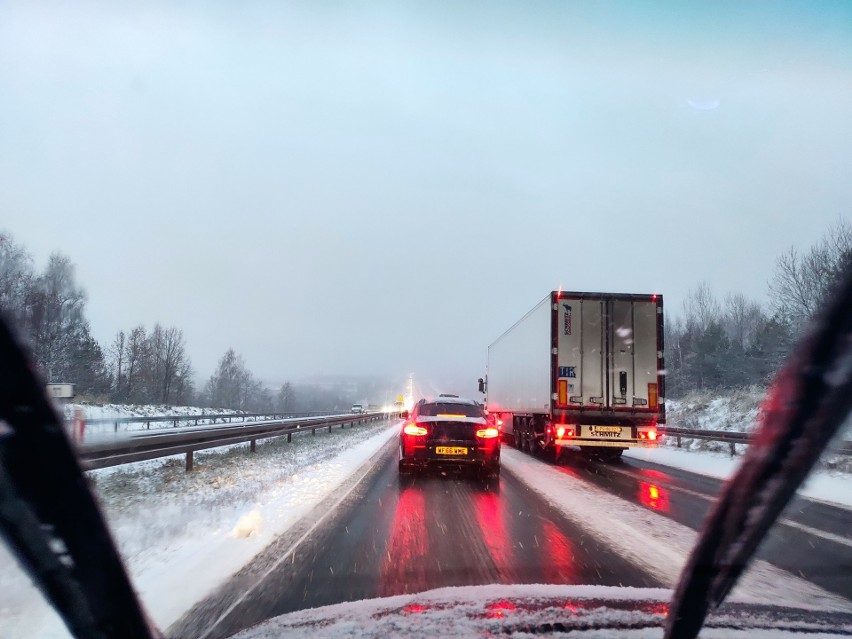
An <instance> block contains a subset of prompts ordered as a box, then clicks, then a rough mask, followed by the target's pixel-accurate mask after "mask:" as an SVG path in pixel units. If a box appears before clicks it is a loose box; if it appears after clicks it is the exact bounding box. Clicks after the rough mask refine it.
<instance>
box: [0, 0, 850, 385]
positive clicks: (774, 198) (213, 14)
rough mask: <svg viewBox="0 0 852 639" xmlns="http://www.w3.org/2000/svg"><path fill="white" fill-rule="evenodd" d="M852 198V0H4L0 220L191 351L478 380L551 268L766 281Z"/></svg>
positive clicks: (274, 374)
mask: <svg viewBox="0 0 852 639" xmlns="http://www.w3.org/2000/svg"><path fill="white" fill-rule="evenodd" d="M850 204H852V3H848V2H836V3H831V2H818V3H815V2H801V3H783V2H779V1H775V0H773V1H771V2H740V1H736V2H731V3H708V2H695V3H693V4H692V5H686V4H685V3H676V4H675V3H666V4H660V5H657V4H653V3H648V2H643V3H639V2H634V1H632V0H631V1H629V2H623V3H612V2H594V3H592V2H567V1H565V2H536V1H530V0H523V1H519V2H452V3H450V2H396V1H394V2H323V1H318V0H309V1H306V2H290V3H283V2H278V1H274V2H220V3H216V2H209V1H205V2H180V3H177V2H160V1H157V0H154V1H148V2H134V3H131V2H97V3H95V2H83V1H75V2H73V3H67V2H57V3H55V4H52V3H44V2H23V1H22V2H13V3H9V2H3V1H2V0H0V229H2V230H6V231H9V232H11V233H12V234H13V235H14V236H15V238H16V239H17V240H18V241H19V242H20V243H22V244H23V245H24V246H25V247H27V248H28V249H29V250H30V251H31V252H32V253H33V254H34V256H35V258H36V261H37V264H38V266H39V267H41V266H43V264H44V263H45V262H46V260H47V256H48V255H49V253H50V252H51V251H53V250H59V251H61V252H63V253H65V254H66V255H68V256H69V257H70V258H71V259H72V260H73V261H74V262H75V263H76V264H77V275H78V281H79V282H80V283H81V284H82V285H83V286H84V287H85V289H86V290H87V292H88V295H89V304H88V314H89V318H90V321H91V324H92V329H93V333H94V335H95V337H96V338H98V339H99V340H100V341H101V342H102V343H104V344H105V343H107V342H108V341H110V340H111V338H112V337H113V335H114V334H115V332H116V331H118V330H119V329H129V328H132V327H133V326H135V325H137V324H140V323H143V324H145V325H147V326H149V327H150V326H151V325H153V323H154V322H157V321H159V322H161V323H163V324H165V325H174V326H177V327H180V328H182V329H183V330H184V332H185V335H186V339H187V343H188V346H189V351H190V354H191V357H192V360H193V363H194V365H195V368H196V369H197V371H198V373H199V375H200V376H202V377H205V378H206V377H207V376H208V375H209V374H210V372H211V371H212V369H213V367H214V365H215V363H216V360H217V359H218V358H219V357H220V356H221V354H222V353H223V352H224V351H225V349H227V348H228V347H234V348H235V349H236V350H237V351H239V352H240V353H242V354H243V355H244V357H245V359H246V361H247V363H248V365H249V367H250V368H251V369H252V370H253V371H254V372H255V373H256V374H257V375H258V376H260V377H261V378H263V379H265V380H267V381H269V382H270V383H280V382H281V381H283V380H285V379H298V378H304V377H306V376H310V375H316V374H325V373H343V374H380V375H386V376H388V377H391V378H394V379H399V380H400V382H402V381H404V379H405V377H406V376H407V374H408V373H410V372H413V373H414V374H415V378H416V379H417V380H418V382H419V386H420V387H421V388H424V389H434V390H451V389H455V390H459V391H461V392H464V393H467V394H471V395H472V394H474V392H475V384H474V382H475V379H476V378H477V377H479V376H480V375H481V374H482V373H483V369H484V366H485V359H486V349H487V346H488V344H489V343H490V342H491V341H493V339H494V338H496V337H497V336H498V335H499V334H500V333H502V332H503V330H504V329H506V328H508V326H510V325H511V324H512V323H514V322H515V321H516V320H517V319H518V318H520V316H521V315H523V313H525V312H526V311H527V310H529V309H530V308H531V307H532V306H533V305H534V304H535V303H536V302H538V301H539V300H540V299H542V298H543V297H544V296H545V295H546V294H547V292H548V291H550V290H552V289H556V288H560V287H561V288H564V289H568V290H603V291H613V292H660V293H663V294H664V295H665V298H666V304H667V308H668V309H669V312H670V313H673V312H679V311H680V309H681V305H682V302H683V299H684V297H685V296H686V294H687V292H688V291H689V290H690V289H691V288H693V287H695V285H696V284H697V283H698V282H699V281H702V280H706V281H707V282H708V283H709V284H710V285H711V287H712V288H713V289H714V290H715V291H716V292H717V293H719V294H720V295H723V294H724V293H725V292H726V291H731V290H739V291H742V292H743V293H745V294H747V295H749V296H751V297H755V298H758V299H760V300H763V299H764V296H765V295H766V285H767V280H768V279H769V278H770V276H771V273H772V268H773V264H774V261H775V258H776V257H777V255H778V254H779V253H780V252H782V251H783V250H785V249H786V248H787V247H789V246H791V245H795V246H797V247H801V248H806V247H808V246H810V245H811V244H812V243H814V242H815V241H817V240H818V239H819V237H820V236H821V235H822V234H823V233H824V232H825V231H826V229H827V228H828V227H829V226H830V225H831V223H832V222H834V221H836V220H837V219H838V218H840V217H843V218H845V219H847V220H848V219H850V216H852V208H851V207H850Z"/></svg>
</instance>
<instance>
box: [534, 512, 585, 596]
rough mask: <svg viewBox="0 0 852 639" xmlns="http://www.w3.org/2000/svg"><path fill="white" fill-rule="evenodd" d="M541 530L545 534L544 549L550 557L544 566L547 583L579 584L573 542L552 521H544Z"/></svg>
mask: <svg viewBox="0 0 852 639" xmlns="http://www.w3.org/2000/svg"><path fill="white" fill-rule="evenodd" d="M541 529H542V532H543V533H544V539H543V540H542V542H541V543H542V547H543V548H544V551H545V554H546V555H547V556H548V561H547V563H545V564H544V566H543V568H544V575H545V582H546V583H552V584H560V583H568V584H573V583H577V571H576V564H575V562H574V546H573V544H572V543H571V540H570V539H568V537H566V536H565V535H564V534H563V533H562V531H561V530H559V528H557V526H556V524H554V523H553V522H552V521H542V522H541Z"/></svg>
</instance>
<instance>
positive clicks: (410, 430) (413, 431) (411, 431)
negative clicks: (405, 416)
mask: <svg viewBox="0 0 852 639" xmlns="http://www.w3.org/2000/svg"><path fill="white" fill-rule="evenodd" d="M402 432H403V433H405V434H406V435H413V436H415V437H422V436H423V435H425V434H426V432H427V431H426V429H425V428H423V427H422V426H418V425H417V424H406V425H405V427H404V428H403V429H402Z"/></svg>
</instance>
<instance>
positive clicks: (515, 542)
mask: <svg viewBox="0 0 852 639" xmlns="http://www.w3.org/2000/svg"><path fill="white" fill-rule="evenodd" d="M504 466H505V469H506V471H509V472H506V471H504V473H503V476H502V477H501V479H500V480H499V484H496V485H494V484H491V485H489V484H487V483H483V482H481V481H478V480H475V479H472V478H468V477H458V476H449V477H446V476H440V475H429V476H425V477H419V478H416V479H415V480H413V481H410V482H403V483H400V480H399V477H398V474H397V470H396V451H395V442H394V441H391V442H389V443H388V445H387V446H386V447H385V448H384V449H383V452H382V454H381V459H379V460H378V462H377V463H376V464H375V465H374V466H373V468H372V470H370V471H369V472H367V473H366V474H365V475H364V476H363V479H362V480H361V482H360V483H359V484H358V485H357V486H356V487H355V488H354V489H353V490H352V491H351V493H350V494H348V495H347V496H346V498H345V499H343V500H342V501H341V502H339V503H335V504H332V503H330V502H329V503H326V504H325V505H320V507H318V508H317V509H316V511H315V513H314V514H313V521H314V522H316V521H318V519H319V518H321V517H322V518H323V521H322V522H320V523H319V525H316V526H315V527H313V529H312V530H309V532H310V534H308V535H306V531H308V529H309V525H310V522H311V518H309V521H308V522H306V523H305V524H304V525H303V526H301V527H300V528H299V529H297V530H294V531H292V532H291V533H290V534H289V535H287V536H285V537H284V538H282V539H281V540H279V542H278V543H276V545H275V547H273V548H271V549H269V550H268V552H267V553H265V554H266V556H265V557H262V558H260V560H259V562H256V564H255V565H254V566H253V567H249V568H248V569H247V570H246V571H244V572H243V573H241V575H239V576H238V577H237V578H236V579H234V580H232V582H230V583H229V584H228V585H227V586H226V587H225V588H223V589H222V590H220V591H219V593H217V595H216V596H214V597H212V598H210V599H208V600H207V601H206V602H205V603H204V604H202V605H201V606H198V607H196V609H195V610H194V611H193V612H192V613H191V614H190V615H188V616H187V617H185V618H184V620H183V623H179V624H178V625H176V626H173V627H172V628H171V629H170V635H171V636H173V637H178V636H186V635H187V633H188V632H190V630H189V629H190V628H191V629H193V630H194V631H195V632H196V634H198V629H199V628H205V629H209V634H207V635H204V636H205V637H224V636H227V635H228V634H230V633H232V632H234V631H236V630H239V629H241V628H245V627H247V626H249V625H252V624H254V623H256V622H258V621H261V620H263V619H266V618H268V617H270V616H274V615H277V614H282V613H285V612H289V611H293V610H298V609H302V608H310V607H316V606H322V605H326V604H331V603H337V602H341V601H354V600H358V599H364V598H371V597H379V596H388V595H395V594H403V593H412V592H418V591H423V590H427V589H431V588H439V587H443V586H463V585H475V584H491V583H504V584H512V583H515V584H519V583H561V584H595V585H624V586H652V587H653V586H663V587H672V586H673V583H674V579H675V578H676V576H677V574H678V572H679V570H680V567H681V566H682V564H683V561H684V560H685V557H686V554H687V552H688V550H689V548H690V547H691V545H692V543H694V538H695V533H694V530H695V529H696V528H697V527H698V526H699V525H700V523H701V520H702V518H703V517H704V514H705V513H706V511H707V509H708V507H709V505H710V501H709V499H710V498H711V495H712V494H715V492H717V491H718V489H719V482H718V481H716V480H710V479H708V478H705V477H701V476H699V475H694V474H692V473H688V472H685V471H678V470H676V469H668V468H654V467H653V464H650V463H647V462H639V461H636V460H630V461H627V462H625V463H623V464H616V465H613V466H604V465H600V464H593V463H582V462H580V461H579V460H577V459H574V458H572V457H571V456H569V457H568V458H567V459H566V460H564V461H563V463H562V464H560V465H553V464H545V463H543V462H541V461H539V460H535V459H532V458H530V457H529V456H527V455H524V454H521V453H518V452H517V451H514V450H512V449H511V448H510V447H508V446H506V447H504ZM537 482H541V483H542V484H545V485H547V486H548V488H547V491H544V492H541V491H538V490H537V489H536V488H535V486H536V483H537ZM578 490H579V491H581V492H582V493H583V495H582V496H580V499H578V498H577V497H578V496H579V495H578V494H577V491H578ZM548 491H549V493H550V494H546V493H547V492H548ZM572 493H573V494H572ZM584 500H585V501H584ZM333 506H334V507H335V509H334V511H333V512H332V513H331V514H328V513H327V511H328V509H329V508H331V507H333ZM799 509H800V510H801V511H802V512H797V513H795V515H793V514H790V515H788V517H790V518H793V520H794V521H796V522H803V523H801V526H802V527H803V528H801V529H797V528H795V527H791V526H786V527H783V528H782V529H781V530H780V532H776V533H773V538H772V539H770V542H769V543H768V544H766V545H765V547H764V549H763V551H762V557H763V558H764V559H766V560H768V563H767V562H759V563H758V564H757V565H756V568H755V570H754V571H752V575H751V576H750V577H749V578H748V580H744V584H745V585H744V587H743V588H742V589H741V595H743V596H745V597H749V596H762V595H763V594H764V593H765V592H773V590H772V589H773V588H775V587H776V585H777V588H776V591H777V592H778V596H780V597H782V598H783V597H785V596H786V597H787V598H788V600H792V599H793V598H796V597H800V598H802V599H803V600H804V602H803V603H807V601H808V600H810V601H811V602H816V601H821V602H829V603H830V605H834V606H835V607H838V606H839V608H840V609H844V608H846V609H852V601H849V597H850V596H852V593H849V592H846V591H844V588H845V589H848V588H849V585H848V574H849V572H848V570H849V565H850V564H849V558H850V554H849V550H850V548H849V545H845V544H844V543H841V542H842V540H843V539H844V535H845V534H846V533H845V529H844V528H843V526H846V527H848V517H849V514H848V511H845V510H842V509H836V512H835V511H832V510H831V508H830V507H827V506H823V505H820V504H809V503H808V504H805V503H800V506H799ZM578 513H579V514H578ZM838 517H839V518H840V519H839V520H837V519H836V518H838ZM584 520H585V522H584ZM590 521H591V524H590V525H589V522H590ZM614 522H621V523H623V524H624V528H625V530H626V531H627V532H626V533H625V534H622V533H621V532H614V531H615V528H614V526H613V523H614ZM838 526H840V528H838ZM811 528H812V529H813V530H825V533H826V535H825V536H826V537H828V539H831V536H832V535H834V536H835V537H837V539H835V540H834V541H829V540H827V539H823V538H820V537H819V536H815V535H813V534H809V533H807V532H806V530H808V529H811ZM832 531H833V532H832ZM296 540H302V541H301V543H300V544H298V547H297V548H296V549H295V550H292V551H291V549H292V548H293V547H294V545H293V544H294V541H296ZM838 540H840V541H838ZM793 545H795V546H796V548H795V549H793V548H791V547H792V546H793ZM769 564H777V565H778V566H783V567H785V568H787V569H788V570H790V571H792V572H793V573H795V574H802V575H804V576H805V577H807V578H808V579H809V580H810V581H805V580H804V579H798V578H796V577H794V576H793V575H792V574H788V573H787V572H784V571H782V570H779V569H778V568H777V567H775V566H772V565H769ZM800 570H801V573H799V571H800ZM844 574H845V576H846V582H847V583H845V584H844V583H842V580H841V579H840V577H841V575H844ZM811 581H812V582H815V583H816V584H820V585H822V586H823V588H820V587H818V586H816V585H814V584H812V583H810V582H811ZM247 589H248V590H250V592H249V593H248V595H247V594H246V593H247ZM829 591H834V592H836V593H839V594H840V595H841V596H840V597H833V596H832V594H831V592H829ZM770 596H775V595H774V594H772V595H770ZM844 601H845V602H847V603H848V605H847V603H844ZM223 611H226V612H225V614H223ZM214 624H215V627H213V626H214Z"/></svg>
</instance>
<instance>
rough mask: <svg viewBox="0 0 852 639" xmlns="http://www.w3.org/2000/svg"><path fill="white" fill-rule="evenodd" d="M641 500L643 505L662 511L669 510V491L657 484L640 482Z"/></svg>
mask: <svg viewBox="0 0 852 639" xmlns="http://www.w3.org/2000/svg"><path fill="white" fill-rule="evenodd" d="M639 501H640V502H641V503H642V505H643V506H647V507H648V508H650V509H651V510H658V511H660V512H661V513H667V512H669V492H668V491H667V490H666V489H665V488H660V487H659V486H657V485H656V484H650V483H648V482H646V481H642V482H639Z"/></svg>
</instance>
